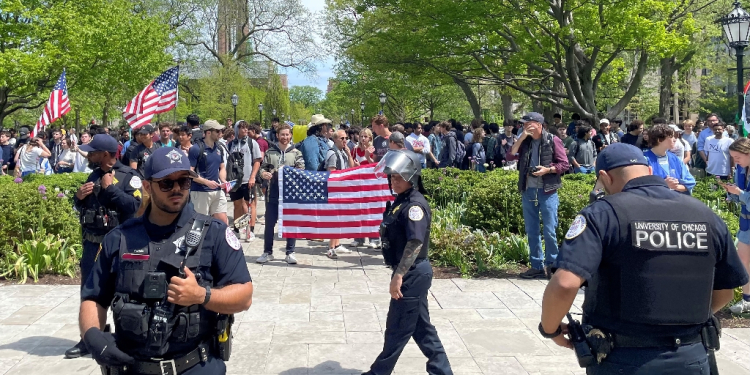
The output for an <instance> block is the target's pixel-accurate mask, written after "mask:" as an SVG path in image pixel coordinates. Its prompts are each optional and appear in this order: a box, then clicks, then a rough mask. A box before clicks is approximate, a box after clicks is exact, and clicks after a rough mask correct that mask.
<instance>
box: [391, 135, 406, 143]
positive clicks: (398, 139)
mask: <svg viewBox="0 0 750 375" xmlns="http://www.w3.org/2000/svg"><path fill="white" fill-rule="evenodd" d="M388 140H389V141H391V142H393V143H401V144H403V143H404V140H405V138H404V135H403V134H401V132H393V133H391V136H390V137H388Z"/></svg>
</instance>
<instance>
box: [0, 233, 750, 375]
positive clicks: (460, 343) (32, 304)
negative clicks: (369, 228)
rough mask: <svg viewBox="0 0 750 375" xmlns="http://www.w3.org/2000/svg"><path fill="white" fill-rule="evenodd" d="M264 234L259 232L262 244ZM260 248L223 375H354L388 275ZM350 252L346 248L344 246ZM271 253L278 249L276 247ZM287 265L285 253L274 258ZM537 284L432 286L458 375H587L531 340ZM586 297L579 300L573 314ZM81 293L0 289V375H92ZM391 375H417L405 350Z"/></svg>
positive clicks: (739, 340) (744, 354)
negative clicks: (85, 352) (84, 345)
mask: <svg viewBox="0 0 750 375" xmlns="http://www.w3.org/2000/svg"><path fill="white" fill-rule="evenodd" d="M262 229H263V226H262V225H259V226H258V227H256V233H262ZM262 242H263V241H262V239H260V238H259V239H257V240H255V241H253V242H250V243H247V244H246V245H245V255H246V260H247V262H248V267H249V269H250V273H251V275H252V276H253V282H254V285H255V293H254V296H253V305H252V307H251V308H250V310H249V311H246V312H243V313H240V314H237V317H236V320H237V322H238V324H237V325H236V326H235V327H236V328H235V341H234V349H233V354H232V359H231V360H230V361H229V362H228V364H227V367H228V373H229V374H268V375H270V374H281V375H296V374H360V373H361V372H362V371H365V370H367V369H368V368H369V365H370V363H371V362H372V361H373V360H374V359H375V357H376V356H377V355H378V353H379V352H380V350H381V348H382V345H383V330H384V329H385V320H386V314H387V308H388V301H389V295H388V293H387V291H388V283H389V277H390V271H389V270H388V269H386V268H384V267H383V266H382V257H381V256H380V255H379V254H378V253H379V251H377V250H369V249H368V250H363V251H361V252H357V251H355V252H353V253H351V254H344V255H342V256H340V258H339V259H338V260H336V261H334V260H330V259H328V258H326V257H325V255H324V251H325V247H326V244H323V243H308V242H307V241H299V243H298V256H297V258H298V260H299V264H298V265H296V266H289V265H287V264H286V263H285V262H283V260H275V261H272V262H270V263H268V264H266V265H263V266H261V265H259V264H256V263H254V262H255V258H256V257H257V256H259V255H260V254H261V253H262ZM348 242H349V241H344V243H348ZM275 249H283V242H280V241H277V243H276V246H275ZM276 255H277V256H279V257H282V258H283V250H282V251H281V252H277V253H276ZM544 287H545V282H544V281H529V280H520V279H489V280H464V279H452V280H434V281H433V285H432V288H431V291H430V292H431V293H430V296H429V300H430V312H431V316H432V321H433V323H434V324H435V326H436V327H437V329H438V333H439V335H440V338H441V340H442V341H443V344H444V345H445V348H446V351H447V352H448V358H449V359H450V362H451V364H452V366H453V370H454V372H455V374H456V375H462V374H463V375H479V374H550V375H552V374H555V375H559V374H568V375H570V374H583V373H585V371H584V370H583V369H581V368H579V367H578V365H577V362H576V360H575V356H574V355H573V352H572V351H569V350H567V349H562V348H560V347H558V346H556V345H555V344H554V343H553V342H552V341H550V340H544V339H542V337H541V336H539V334H538V332H537V328H536V327H537V324H538V323H539V316H540V313H541V307H540V305H541V299H542V293H543V291H544ZM582 298H583V296H582V295H579V296H578V298H577V299H576V304H575V307H574V310H576V311H580V310H578V308H579V307H580V304H581V302H582ZM78 304H79V297H78V287H77V286H41V285H40V286H34V285H12V286H4V287H0V374H8V375H10V374H22V375H37V374H45V375H48V374H50V373H54V374H55V375H64V374H94V375H98V374H100V371H99V369H98V367H97V366H96V365H95V363H94V361H93V360H92V359H91V358H90V357H86V358H81V359H76V360H66V359H64V358H63V353H64V352H65V350H66V349H67V348H69V347H70V346H72V345H73V344H75V342H76V341H77V340H78V324H77V317H78ZM721 346H722V349H721V351H720V352H719V353H718V358H719V367H720V369H721V373H722V375H730V374H737V375H739V374H748V373H750V329H747V328H745V329H727V330H724V337H723V338H722V342H721ZM396 373H397V374H415V375H416V374H425V358H424V357H423V356H422V354H421V352H420V351H419V349H417V347H416V345H415V344H414V343H413V342H411V343H409V345H408V346H407V348H406V350H405V351H404V352H403V354H402V355H401V359H400V360H399V363H398V365H397V366H396Z"/></svg>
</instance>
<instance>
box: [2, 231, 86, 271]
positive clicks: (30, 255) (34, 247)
mask: <svg viewBox="0 0 750 375" xmlns="http://www.w3.org/2000/svg"><path fill="white" fill-rule="evenodd" d="M29 232H30V235H31V239H28V240H25V241H23V242H22V243H19V244H18V247H17V249H16V250H15V251H9V252H7V253H6V257H5V258H4V259H2V260H1V261H0V265H1V266H2V268H0V276H3V277H8V276H11V277H14V278H17V279H18V280H19V281H18V283H19V284H25V283H26V280H27V278H28V276H29V275H31V277H32V278H33V279H34V282H38V281H39V275H41V274H45V273H51V274H57V275H68V276H70V277H75V270H76V265H77V264H78V261H77V259H78V257H79V255H78V252H79V251H80V250H81V245H80V244H71V243H70V241H69V240H67V239H64V238H61V236H60V235H52V234H47V233H45V231H44V229H43V228H40V229H39V230H38V231H36V232H34V231H33V230H29Z"/></svg>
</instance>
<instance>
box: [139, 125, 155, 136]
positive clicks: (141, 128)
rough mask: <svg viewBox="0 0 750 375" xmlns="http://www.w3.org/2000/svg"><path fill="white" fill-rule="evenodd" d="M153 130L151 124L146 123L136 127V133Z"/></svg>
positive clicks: (147, 132)
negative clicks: (138, 127)
mask: <svg viewBox="0 0 750 375" xmlns="http://www.w3.org/2000/svg"><path fill="white" fill-rule="evenodd" d="M153 132H154V127H153V126H151V124H146V125H143V126H141V127H140V129H138V134H151V133H153Z"/></svg>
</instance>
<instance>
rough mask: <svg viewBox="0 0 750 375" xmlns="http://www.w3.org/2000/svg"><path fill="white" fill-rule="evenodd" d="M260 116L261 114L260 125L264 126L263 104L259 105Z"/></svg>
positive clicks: (259, 117) (259, 116)
mask: <svg viewBox="0 0 750 375" xmlns="http://www.w3.org/2000/svg"><path fill="white" fill-rule="evenodd" d="M258 114H259V115H258V121H260V123H261V124H262V123H263V103H260V104H258Z"/></svg>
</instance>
